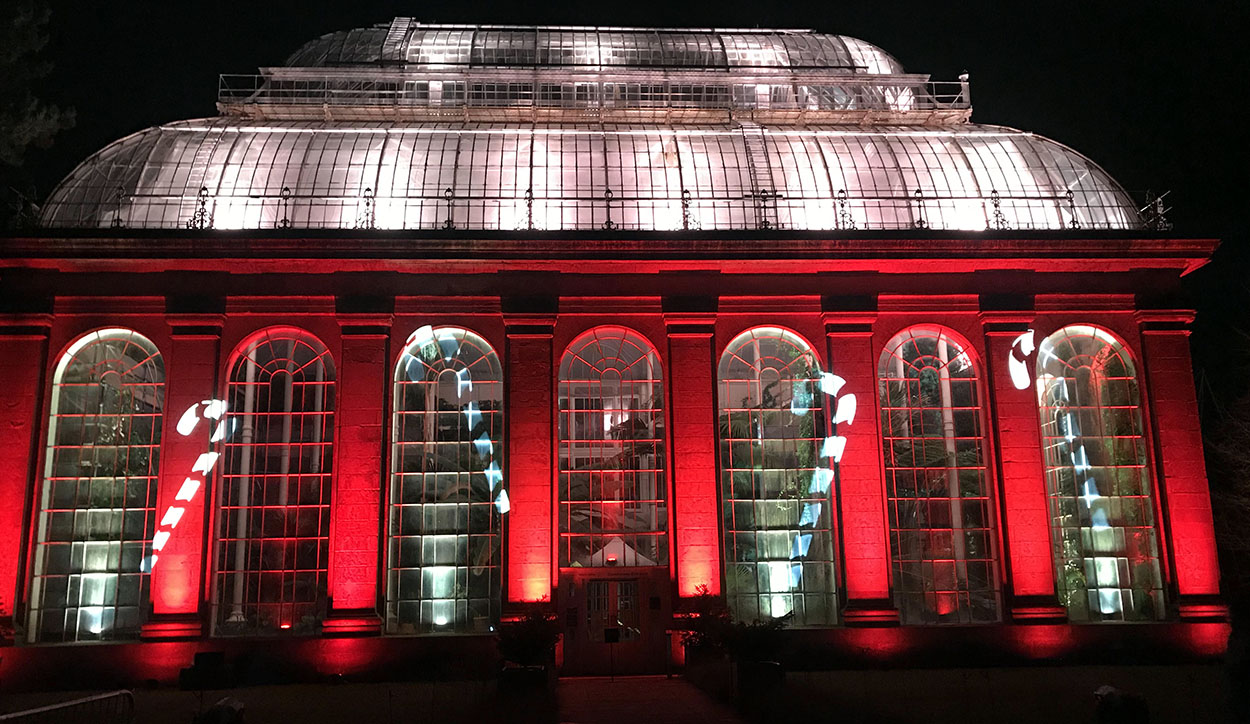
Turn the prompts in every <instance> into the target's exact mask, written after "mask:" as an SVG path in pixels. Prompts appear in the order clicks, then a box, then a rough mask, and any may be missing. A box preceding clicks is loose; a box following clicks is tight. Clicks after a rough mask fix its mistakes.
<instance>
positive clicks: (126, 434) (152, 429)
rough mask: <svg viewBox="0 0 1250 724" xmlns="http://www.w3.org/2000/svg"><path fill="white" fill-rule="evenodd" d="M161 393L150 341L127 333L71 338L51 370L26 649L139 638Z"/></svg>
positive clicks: (160, 367)
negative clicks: (43, 644)
mask: <svg viewBox="0 0 1250 724" xmlns="http://www.w3.org/2000/svg"><path fill="white" fill-rule="evenodd" d="M164 387H165V364H164V362H162V360H161V354H160V352H158V351H157V349H156V345H154V344H152V342H150V341H149V340H148V339H146V338H145V337H143V336H142V335H140V334H138V333H137V332H132V331H131V330H129V329H102V330H99V331H96V332H91V333H90V334H87V335H84V336H82V337H79V338H78V340H76V341H75V342H74V343H73V344H72V345H70V348H69V349H68V350H67V351H66V352H65V354H64V355H63V356H62V357H61V360H60V362H58V363H57V366H56V371H55V372H54V373H53V376H52V396H51V409H50V412H49V415H48V447H47V451H46V453H45V455H44V458H45V463H44V470H43V484H42V486H41V488H40V491H39V503H38V505H39V516H38V518H37V519H36V521H35V525H36V533H35V552H34V553H35V554H34V565H33V568H32V571H31V573H32V575H31V585H30V610H29V618H28V625H27V639H28V640H29V641H31V642H58V641H106V640H117V639H127V638H138V636H139V627H140V626H141V625H142V623H143V617H144V611H145V610H146V608H147V601H148V584H149V574H150V573H151V555H152V534H153V533H154V532H155V527H156V525H155V519H156V490H157V462H158V461H159V459H160V445H161V416H162V411H163V407H164ZM7 504H8V505H16V504H17V502H14V501H8V503H7Z"/></svg>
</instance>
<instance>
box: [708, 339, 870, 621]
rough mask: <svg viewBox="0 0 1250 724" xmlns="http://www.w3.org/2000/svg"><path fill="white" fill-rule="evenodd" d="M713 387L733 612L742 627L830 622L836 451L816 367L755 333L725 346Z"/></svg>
mask: <svg viewBox="0 0 1250 724" xmlns="http://www.w3.org/2000/svg"><path fill="white" fill-rule="evenodd" d="M829 377H830V378H832V375H830V376H829ZM718 380H719V383H718V394H717V397H718V404H719V410H720V418H719V420H720V423H719V433H720V489H721V518H722V521H723V529H724V535H725V539H724V565H725V593H726V597H727V599H728V602H729V606H730V610H731V611H732V612H733V614H734V616H735V617H736V618H738V619H740V620H743V621H753V620H758V619H767V618H770V617H771V618H777V617H781V616H787V615H791V616H792V617H793V622H794V623H795V624H796V625H820V624H828V623H833V621H834V620H835V618H836V600H835V584H834V571H833V536H832V525H833V524H832V519H833V510H832V502H833V492H832V491H833V480H834V472H833V470H834V465H835V461H836V459H837V458H838V457H840V455H841V449H838V446H837V444H836V443H834V437H832V435H833V433H834V432H835V431H834V430H832V429H831V426H830V424H829V422H828V412H827V411H828V403H827V399H826V398H827V397H828V395H826V394H825V391H824V390H822V386H821V381H822V371H821V368H820V363H819V361H818V360H817V359H816V355H815V354H813V353H812V350H811V348H810V347H809V346H808V345H807V343H806V342H804V341H803V340H802V339H801V338H799V337H798V336H797V335H795V334H794V333H793V332H789V331H787V330H783V329H779V328H776V327H757V328H755V329H752V330H749V331H747V332H744V333H742V334H741V335H739V336H738V337H737V338H735V339H734V340H733V341H732V342H730V343H729V346H728V348H727V349H726V350H725V353H724V355H723V356H722V357H721V361H720V366H719V371H718ZM829 394H831V395H832V394H837V390H835V389H832V388H830V392H829ZM840 439H842V441H843V443H845V439H844V438H840ZM827 442H829V443H831V444H826V443H827Z"/></svg>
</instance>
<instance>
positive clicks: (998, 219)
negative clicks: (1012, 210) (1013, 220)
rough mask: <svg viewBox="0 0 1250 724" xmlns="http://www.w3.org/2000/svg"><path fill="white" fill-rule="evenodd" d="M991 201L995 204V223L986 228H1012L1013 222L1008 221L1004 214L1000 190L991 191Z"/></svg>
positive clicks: (1001, 229) (1003, 229)
mask: <svg viewBox="0 0 1250 724" xmlns="http://www.w3.org/2000/svg"><path fill="white" fill-rule="evenodd" d="M990 203H991V204H993V206H994V221H993V225H992V227H991V226H987V227H986V228H993V229H995V230H997V231H1005V230H1007V229H1010V228H1011V224H1009V223H1007V217H1006V216H1004V215H1003V200H1002V197H1000V196H999V195H998V191H990Z"/></svg>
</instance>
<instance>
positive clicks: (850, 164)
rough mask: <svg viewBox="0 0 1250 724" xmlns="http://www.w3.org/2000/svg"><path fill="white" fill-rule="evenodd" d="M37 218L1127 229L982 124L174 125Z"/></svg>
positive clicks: (74, 183)
mask: <svg viewBox="0 0 1250 724" xmlns="http://www.w3.org/2000/svg"><path fill="white" fill-rule="evenodd" d="M43 223H44V225H45V226H49V227H124V228H157V229H175V228H188V227H190V228H216V229H273V228H301V229H303V228H308V229H312V228H329V229H356V228H379V229H443V228H457V229H480V230H501V231H511V230H523V229H545V230H557V229H567V230H604V229H607V230H612V229H637V230H669V229H706V230H722V229H724V230H728V229H766V228H778V229H799V230H804V229H811V230H834V229H841V230H850V229H861V230H872V229H914V228H932V229H964V230H984V229H987V228H990V229H1021V230H1024V229H1071V228H1082V229H1136V228H1141V220H1140V218H1139V216H1138V214H1137V212H1136V209H1135V207H1134V205H1133V203H1132V201H1131V200H1130V199H1129V197H1128V196H1127V195H1126V194H1125V193H1124V191H1123V190H1122V189H1121V188H1120V186H1119V185H1117V184H1116V182H1115V181H1114V180H1113V179H1111V177H1110V176H1108V175H1107V174H1106V173H1105V172H1104V171H1103V170H1102V169H1100V168H1099V167H1098V166H1096V165H1095V164H1094V163H1093V162H1091V161H1090V160H1089V159H1087V158H1085V157H1084V156H1082V155H1080V154H1078V153H1076V152H1075V151H1073V150H1071V149H1069V148H1067V147H1065V146H1063V145H1060V144H1058V143H1056V142H1054V141H1051V140H1048V139H1046V138H1043V137H1040V136H1037V135H1033V134H1029V133H1024V132H1021V131H1016V130H1012V129H1007V128H1001V127H995V126H981V125H975V124H961V125H955V126H948V127H944V128H931V127H922V126H899V127H873V128H871V129H865V128H861V127H856V126H805V127H800V126H786V125H774V126H768V127H761V126H756V125H754V124H750V123H745V122H740V123H729V124H723V125H665V124H660V123H648V124H636V125H624V124H621V125H613V124H598V123H595V124H582V125H575V124H562V125H543V124H519V123H518V124H506V123H481V124H474V123H424V124H416V123H396V122H391V123H361V122H345V121H334V122H326V121H315V122H293V121H270V122H250V121H245V120H242V119H238V118H229V117H223V118H217V119H206V120H197V121H185V122H179V123H172V124H168V125H163V126H158V127H155V128H151V129H148V130H145V131H142V132H140V133H137V134H134V135H132V136H130V137H127V138H124V139H122V140H120V141H117V142H115V143H113V144H111V145H109V146H108V147H106V148H105V149H104V150H102V151H100V152H99V153H97V154H95V155H94V156H92V157H91V158H89V159H87V160H86V161H85V162H84V163H83V164H82V165H80V166H79V167H78V168H77V169H76V170H75V171H74V172H73V173H71V174H70V175H69V177H67V178H66V179H65V180H64V181H63V182H62V184H61V185H60V186H59V187H58V188H57V189H56V191H54V192H53V194H52V196H51V198H49V200H48V202H47V203H46V205H45V206H44V210H43Z"/></svg>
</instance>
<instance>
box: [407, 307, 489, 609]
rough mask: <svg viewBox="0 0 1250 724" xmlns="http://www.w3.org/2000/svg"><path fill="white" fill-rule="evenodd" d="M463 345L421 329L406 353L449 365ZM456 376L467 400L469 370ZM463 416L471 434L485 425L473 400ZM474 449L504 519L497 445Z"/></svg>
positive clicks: (485, 438)
mask: <svg viewBox="0 0 1250 724" xmlns="http://www.w3.org/2000/svg"><path fill="white" fill-rule="evenodd" d="M459 345H460V341H459V340H458V339H456V338H455V337H454V336H452V335H450V334H444V336H441V337H439V336H437V335H436V334H435V332H434V327H433V326H432V325H428V324H427V325H425V326H424V327H419V328H418V329H417V330H416V331H415V332H413V333H412V334H410V335H408V340H407V341H406V342H405V343H404V349H407V350H413V351H414V352H416V351H419V352H420V353H421V354H422V356H425V357H427V358H433V357H437V356H442V358H443V361H445V362H449V361H451V360H452V358H453V357H455V356H456V352H457V350H458V349H459ZM412 358H413V360H415V359H416V358H417V354H413V355H412ZM408 376H409V379H410V380H411V381H412V382H418V381H419V376H418V374H417V372H416V369H415V367H412V368H410V369H409V370H408ZM455 376H456V398H457V399H459V400H463V399H464V398H465V393H466V392H471V391H472V390H473V377H472V375H471V374H470V372H469V369H468V368H464V369H459V370H456V372H455ZM461 414H463V415H464V418H465V423H466V425H467V426H468V429H470V430H473V429H476V428H477V426H478V423H480V422H481V421H482V411H481V409H480V408H479V407H478V405H477V402H475V401H473V400H469V402H468V403H467V404H466V405H464V408H463V409H462V410H461ZM473 447H474V448H475V449H476V450H477V452H478V454H479V455H481V456H482V457H483V458H486V457H489V458H491V462H490V464H489V465H487V466H486V469H485V470H483V471H482V472H483V474H484V475H485V476H486V482H487V484H488V485H489V486H490V491H491V494H492V495H493V496H494V498H493V502H494V504H495V508H496V509H497V510H498V511H499V514H500V515H503V514H505V513H507V512H508V511H509V510H511V508H512V503H511V502H510V501H509V500H508V491H507V490H505V489H504V487H503V470H501V469H500V468H499V462H498V460H496V459H495V458H496V457H497V456H495V454H494V452H495V449H494V447H495V444H494V443H493V442H492V441H491V439H490V436H489V435H488V434H486V433H485V432H483V433H482V434H481V435H480V436H479V437H478V438H477V439H476V440H474V441H473ZM427 570H428V569H427ZM454 570H455V569H454V567H453V568H452V571H453V572H454ZM439 618H445V617H444V616H441V615H440V616H437V617H436V618H435V624H436V625H440V626H441V625H444V624H440V623H438V619H439ZM444 623H445V622H444Z"/></svg>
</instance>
